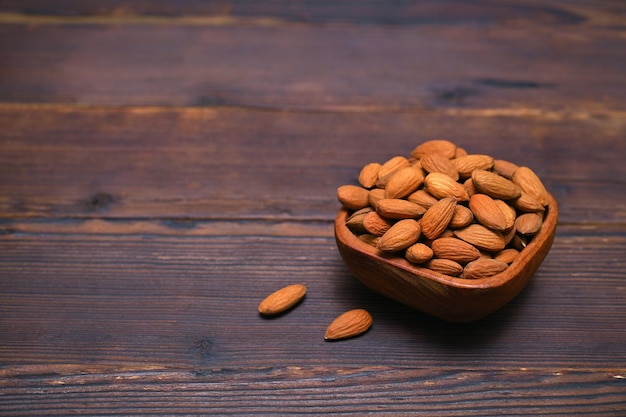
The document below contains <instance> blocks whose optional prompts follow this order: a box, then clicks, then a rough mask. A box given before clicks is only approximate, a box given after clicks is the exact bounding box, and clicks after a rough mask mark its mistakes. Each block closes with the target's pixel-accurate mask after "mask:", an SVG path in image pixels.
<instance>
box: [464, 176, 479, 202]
mask: <svg viewBox="0 0 626 417" xmlns="http://www.w3.org/2000/svg"><path fill="white" fill-rule="evenodd" d="M463 188H465V191H466V192H467V195H468V196H470V197H471V196H473V195H474V194H476V193H477V192H478V191H476V187H474V183H473V182H472V179H471V178H468V179H466V180H465V182H463Z"/></svg>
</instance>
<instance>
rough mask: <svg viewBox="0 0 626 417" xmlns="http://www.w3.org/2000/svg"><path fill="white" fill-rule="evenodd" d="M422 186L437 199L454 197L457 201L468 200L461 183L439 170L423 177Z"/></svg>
mask: <svg viewBox="0 0 626 417" xmlns="http://www.w3.org/2000/svg"><path fill="white" fill-rule="evenodd" d="M424 187H425V189H426V191H427V192H428V193H429V194H431V195H432V196H433V197H435V198H438V199H442V198H446V197H454V198H456V199H457V200H458V201H467V200H469V194H467V191H466V190H465V187H463V184H461V183H458V182H456V181H455V180H454V179H453V178H451V177H450V176H449V175H446V174H442V173H441V172H432V173H430V174H428V175H427V176H426V178H425V179H424Z"/></svg>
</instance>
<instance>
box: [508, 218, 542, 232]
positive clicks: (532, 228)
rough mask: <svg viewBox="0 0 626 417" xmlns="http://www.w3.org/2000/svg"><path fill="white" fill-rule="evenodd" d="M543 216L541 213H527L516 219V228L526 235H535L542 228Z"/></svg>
mask: <svg viewBox="0 0 626 417" xmlns="http://www.w3.org/2000/svg"><path fill="white" fill-rule="evenodd" d="M542 223H543V216H542V215H541V214H539V213H525V214H522V215H520V216H518V217H517V219H515V230H516V231H517V233H520V234H522V235H525V236H533V235H535V234H537V232H538V231H539V229H541V224H542Z"/></svg>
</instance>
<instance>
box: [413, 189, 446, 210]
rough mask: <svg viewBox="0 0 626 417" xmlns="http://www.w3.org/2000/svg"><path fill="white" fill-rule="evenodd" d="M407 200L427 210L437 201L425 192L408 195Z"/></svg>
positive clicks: (419, 191)
mask: <svg viewBox="0 0 626 417" xmlns="http://www.w3.org/2000/svg"><path fill="white" fill-rule="evenodd" d="M407 200H409V201H410V202H412V203H415V204H419V205H420V206H422V207H424V208H426V209H429V208H430V207H431V206H432V205H433V204H435V203H436V202H437V201H439V200H438V199H437V198H435V197H433V196H432V195H430V194H428V192H426V191H425V190H417V191H415V192H412V193H411V194H409V195H408V197H407Z"/></svg>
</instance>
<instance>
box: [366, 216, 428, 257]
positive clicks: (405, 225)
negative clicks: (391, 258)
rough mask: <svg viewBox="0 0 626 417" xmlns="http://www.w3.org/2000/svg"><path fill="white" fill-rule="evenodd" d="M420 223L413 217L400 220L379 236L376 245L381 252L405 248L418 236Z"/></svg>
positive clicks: (415, 240)
mask: <svg viewBox="0 0 626 417" xmlns="http://www.w3.org/2000/svg"><path fill="white" fill-rule="evenodd" d="M420 231H421V230H420V224H419V223H418V222H417V221H415V220H413V219H404V220H400V221H399V222H397V223H396V224H394V225H393V226H391V227H390V228H389V230H387V231H386V232H385V234H384V235H382V236H381V238H380V240H379V241H378V244H377V245H376V247H377V248H378V249H379V250H381V251H383V252H397V251H400V250H402V249H406V248H408V247H409V246H411V245H412V244H414V243H415V242H417V240H418V239H419V237H420Z"/></svg>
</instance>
